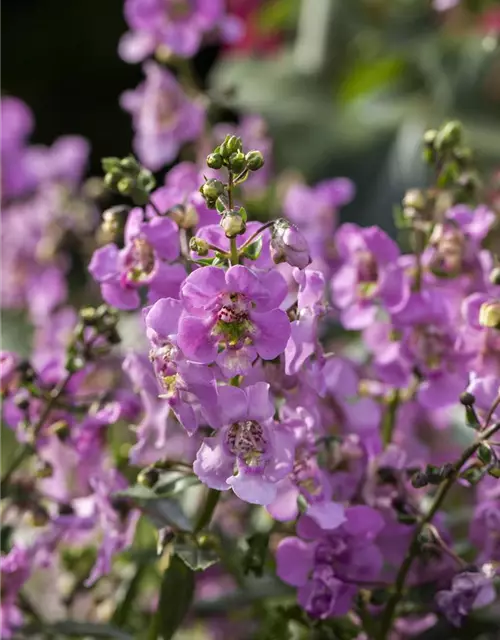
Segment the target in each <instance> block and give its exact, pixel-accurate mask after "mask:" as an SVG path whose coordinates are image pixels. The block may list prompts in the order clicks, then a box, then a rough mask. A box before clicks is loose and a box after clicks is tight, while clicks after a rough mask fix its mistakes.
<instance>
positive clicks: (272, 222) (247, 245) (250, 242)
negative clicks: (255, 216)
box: [240, 220, 276, 255]
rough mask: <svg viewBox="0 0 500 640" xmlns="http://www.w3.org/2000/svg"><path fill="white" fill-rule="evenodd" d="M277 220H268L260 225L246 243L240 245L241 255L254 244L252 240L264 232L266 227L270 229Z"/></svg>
mask: <svg viewBox="0 0 500 640" xmlns="http://www.w3.org/2000/svg"><path fill="white" fill-rule="evenodd" d="M275 222H276V220H270V221H269V222H266V223H265V224H263V225H262V226H261V227H259V228H258V229H257V231H256V232H255V233H252V235H251V236H250V237H249V238H248V240H247V241H246V242H245V244H244V245H242V246H241V247H240V255H241V254H242V253H243V252H244V251H245V249H246V248H247V247H249V246H250V245H251V244H252V242H253V241H254V240H255V239H256V238H258V237H259V236H260V234H261V233H263V232H264V231H265V230H266V229H269V227H272V226H273V225H274V223H275Z"/></svg>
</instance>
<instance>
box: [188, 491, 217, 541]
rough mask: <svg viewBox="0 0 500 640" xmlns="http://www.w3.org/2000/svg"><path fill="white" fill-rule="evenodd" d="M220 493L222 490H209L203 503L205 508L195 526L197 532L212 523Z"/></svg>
mask: <svg viewBox="0 0 500 640" xmlns="http://www.w3.org/2000/svg"><path fill="white" fill-rule="evenodd" d="M220 495H221V492H220V491H217V489H209V490H208V493H207V497H206V499H205V504H204V505H203V510H202V512H201V514H200V517H199V518H198V520H197V522H196V525H195V528H194V531H195V533H198V532H199V531H201V530H202V529H204V528H205V527H206V526H208V525H209V524H210V520H212V516H213V514H214V511H215V508H216V506H217V504H218V502H219V498H220Z"/></svg>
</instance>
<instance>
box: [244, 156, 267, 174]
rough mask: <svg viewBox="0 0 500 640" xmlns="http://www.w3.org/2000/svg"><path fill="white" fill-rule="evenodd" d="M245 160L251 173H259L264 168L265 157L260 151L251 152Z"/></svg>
mask: <svg viewBox="0 0 500 640" xmlns="http://www.w3.org/2000/svg"><path fill="white" fill-rule="evenodd" d="M245 158H246V161H247V167H248V168H249V169H250V171H258V170H259V169H262V167H263V166H264V156H263V155H262V153H261V152H260V151H249V152H248V153H247V154H246V156H245Z"/></svg>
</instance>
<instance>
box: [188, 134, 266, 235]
mask: <svg viewBox="0 0 500 640" xmlns="http://www.w3.org/2000/svg"><path fill="white" fill-rule="evenodd" d="M207 165H208V167H209V168H210V169H222V168H223V167H225V168H226V169H227V171H228V174H229V182H228V184H224V183H223V182H222V181H221V180H218V179H216V178H210V179H208V180H206V181H205V183H204V184H203V185H202V186H201V188H200V192H201V194H202V196H203V198H204V199H205V202H206V204H207V207H208V208H209V209H217V211H218V212H219V214H220V215H221V216H222V218H221V223H220V225H221V227H222V228H223V229H224V233H225V234H226V237H227V238H235V237H236V236H238V235H242V234H243V233H245V231H246V221H247V214H246V211H245V209H244V208H243V207H235V206H234V205H233V198H232V190H233V188H234V187H235V186H237V185H239V184H241V183H242V182H245V180H246V179H247V178H248V176H249V175H250V172H251V171H258V170H259V169H261V168H262V167H263V166H264V156H263V155H262V153H261V152H260V151H248V152H247V153H244V152H243V144H242V142H241V138H239V137H237V136H233V135H227V136H226V138H225V140H224V142H222V144H220V145H219V146H218V147H216V148H215V149H214V151H213V153H211V154H210V155H209V156H207Z"/></svg>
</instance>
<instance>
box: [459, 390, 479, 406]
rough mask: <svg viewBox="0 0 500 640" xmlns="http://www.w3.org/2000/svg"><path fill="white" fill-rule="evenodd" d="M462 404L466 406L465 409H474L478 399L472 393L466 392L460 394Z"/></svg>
mask: <svg viewBox="0 0 500 640" xmlns="http://www.w3.org/2000/svg"><path fill="white" fill-rule="evenodd" d="M460 402H461V403H462V404H463V405H464V407H472V405H473V404H474V402H476V398H475V397H474V396H473V395H472V393H469V392H468V391H464V392H463V393H461V394H460Z"/></svg>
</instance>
